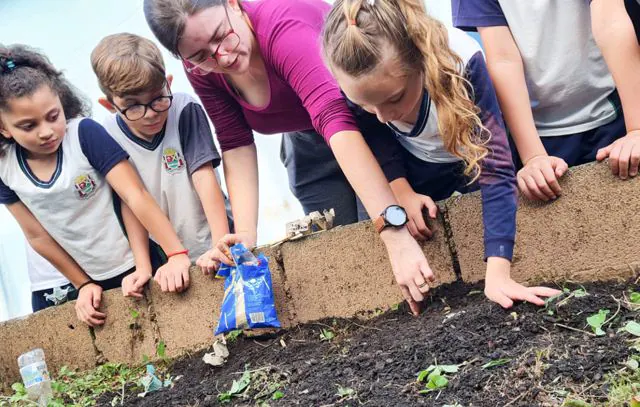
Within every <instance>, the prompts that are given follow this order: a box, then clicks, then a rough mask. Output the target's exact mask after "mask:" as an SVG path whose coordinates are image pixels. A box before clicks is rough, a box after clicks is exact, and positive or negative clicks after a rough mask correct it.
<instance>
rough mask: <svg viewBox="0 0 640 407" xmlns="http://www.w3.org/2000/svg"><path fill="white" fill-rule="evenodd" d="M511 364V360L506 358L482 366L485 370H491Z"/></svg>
mask: <svg viewBox="0 0 640 407" xmlns="http://www.w3.org/2000/svg"><path fill="white" fill-rule="evenodd" d="M509 362H511V359H508V358H504V359H495V360H492V361H490V362H488V363H485V364H484V365H482V368H483V369H490V368H492V367H496V366H502V365H506V364H507V363H509Z"/></svg>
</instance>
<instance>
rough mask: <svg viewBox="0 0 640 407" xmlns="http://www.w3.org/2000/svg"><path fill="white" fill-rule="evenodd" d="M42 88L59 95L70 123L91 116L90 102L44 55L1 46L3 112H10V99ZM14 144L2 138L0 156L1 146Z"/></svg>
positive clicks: (20, 47) (0, 104) (19, 46)
mask: <svg viewBox="0 0 640 407" xmlns="http://www.w3.org/2000/svg"><path fill="white" fill-rule="evenodd" d="M42 85H47V86H49V87H50V88H51V89H52V90H53V91H54V92H55V93H56V94H57V95H58V97H59V98H60V102H61V103H62V109H63V110H64V115H65V117H66V118H67V120H68V119H72V118H75V117H81V116H90V115H91V105H90V104H89V102H88V101H87V99H86V98H85V97H84V96H82V95H81V94H80V92H79V91H78V90H77V89H76V88H75V87H74V86H73V85H71V83H69V81H67V79H66V78H65V77H64V75H63V74H62V72H60V71H58V70H56V69H55V68H54V67H53V65H52V64H51V62H50V61H49V59H48V58H47V57H46V56H45V55H44V54H42V53H41V52H38V51H37V50H35V49H33V48H31V47H28V46H26V45H22V44H14V45H9V46H6V47H5V46H3V45H2V44H0V110H7V109H8V108H9V101H10V100H11V99H13V98H19V97H23V96H31V95H32V94H33V93H34V92H35V91H37V90H38V89H39V88H40V87H41V86H42ZM0 125H2V123H0ZM11 142H12V140H8V139H6V138H4V137H0V154H1V153H2V151H1V150H2V148H1V147H2V144H7V143H11Z"/></svg>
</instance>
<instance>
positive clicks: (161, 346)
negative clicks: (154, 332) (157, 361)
mask: <svg viewBox="0 0 640 407" xmlns="http://www.w3.org/2000/svg"><path fill="white" fill-rule="evenodd" d="M156 355H158V357H159V358H161V359H164V358H166V357H167V345H166V344H165V343H164V341H160V342H158V344H157V345H156Z"/></svg>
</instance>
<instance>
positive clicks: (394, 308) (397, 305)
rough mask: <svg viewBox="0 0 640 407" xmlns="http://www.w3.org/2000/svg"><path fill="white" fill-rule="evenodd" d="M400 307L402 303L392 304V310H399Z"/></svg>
mask: <svg viewBox="0 0 640 407" xmlns="http://www.w3.org/2000/svg"><path fill="white" fill-rule="evenodd" d="M399 309H400V304H393V305H392V306H391V311H397V310H399Z"/></svg>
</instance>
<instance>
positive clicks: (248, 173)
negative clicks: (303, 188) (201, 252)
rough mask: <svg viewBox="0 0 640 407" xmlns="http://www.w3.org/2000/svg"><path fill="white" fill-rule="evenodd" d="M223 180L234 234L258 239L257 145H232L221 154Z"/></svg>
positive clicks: (254, 239) (254, 240)
mask: <svg viewBox="0 0 640 407" xmlns="http://www.w3.org/2000/svg"><path fill="white" fill-rule="evenodd" d="M222 163H223V167H224V175H225V181H226V184H227V190H228V191H229V199H230V200H231V210H232V212H233V220H234V225H235V231H236V233H246V234H248V235H250V236H251V237H252V239H253V242H252V243H253V244H255V242H256V241H257V230H258V205H259V199H258V187H259V184H258V155H257V152H256V145H255V144H251V145H248V146H243V147H238V148H234V149H233V150H229V151H225V152H224V153H222Z"/></svg>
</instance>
